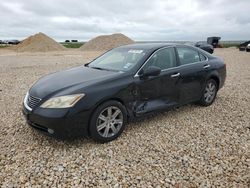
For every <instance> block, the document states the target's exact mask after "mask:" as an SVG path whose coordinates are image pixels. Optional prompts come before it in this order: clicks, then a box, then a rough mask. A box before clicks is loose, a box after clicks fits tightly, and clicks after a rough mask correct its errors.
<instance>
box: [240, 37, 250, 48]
mask: <svg viewBox="0 0 250 188" xmlns="http://www.w3.org/2000/svg"><path fill="white" fill-rule="evenodd" d="M249 44H250V40H249V41H246V42H243V43H241V44H240V45H239V50H240V51H249V49H248V50H247V46H248V45H249ZM248 48H249V47H248Z"/></svg>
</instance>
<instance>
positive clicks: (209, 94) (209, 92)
mask: <svg viewBox="0 0 250 188" xmlns="http://www.w3.org/2000/svg"><path fill="white" fill-rule="evenodd" d="M217 91H218V84H217V83H216V81H215V80H213V79H210V80H208V81H207V83H206V86H205V89H204V91H203V93H202V97H201V99H200V101H199V104H200V105H202V106H209V105H211V104H212V103H213V102H214V100H215V98H216V95H217Z"/></svg>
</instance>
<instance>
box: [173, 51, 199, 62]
mask: <svg viewBox="0 0 250 188" xmlns="http://www.w3.org/2000/svg"><path fill="white" fill-rule="evenodd" d="M176 49H177V52H178V56H179V59H180V63H181V65H186V64H190V63H195V62H199V61H200V56H199V53H198V52H197V51H195V50H193V49H191V48H187V47H177V48H176Z"/></svg>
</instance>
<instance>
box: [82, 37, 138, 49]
mask: <svg viewBox="0 0 250 188" xmlns="http://www.w3.org/2000/svg"><path fill="white" fill-rule="evenodd" d="M132 43H134V41H133V40H132V39H130V38H129V37H127V36H125V35H123V34H121V33H116V34H112V35H101V36H98V37H96V38H93V39H91V40H90V41H89V42H87V43H85V44H84V45H83V46H82V47H81V48H80V49H81V50H86V51H88V50H89V51H106V50H110V49H112V48H115V47H118V46H122V45H126V44H132Z"/></svg>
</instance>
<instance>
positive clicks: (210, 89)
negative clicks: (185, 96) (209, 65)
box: [204, 82, 216, 103]
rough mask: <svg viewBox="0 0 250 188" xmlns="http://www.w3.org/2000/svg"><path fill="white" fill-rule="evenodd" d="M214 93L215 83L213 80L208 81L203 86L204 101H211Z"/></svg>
mask: <svg viewBox="0 0 250 188" xmlns="http://www.w3.org/2000/svg"><path fill="white" fill-rule="evenodd" d="M215 95H216V85H215V83H213V82H209V83H208V84H207V86H206V88H205V93H204V100H205V101H206V103H211V102H212V101H213V100H214V97H215Z"/></svg>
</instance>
